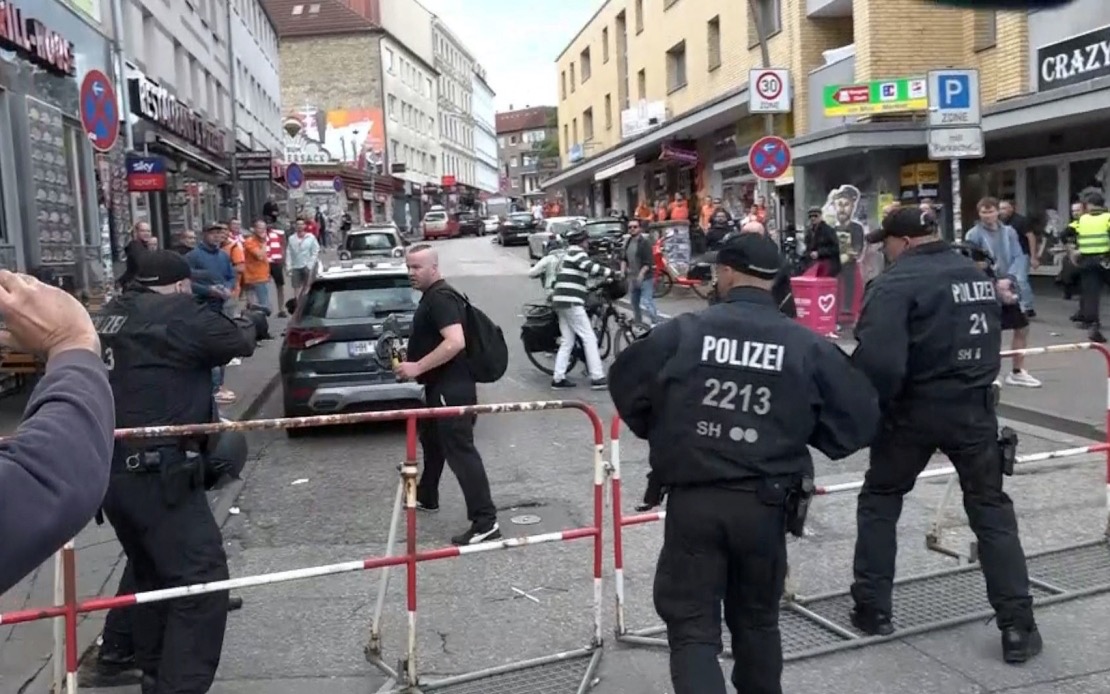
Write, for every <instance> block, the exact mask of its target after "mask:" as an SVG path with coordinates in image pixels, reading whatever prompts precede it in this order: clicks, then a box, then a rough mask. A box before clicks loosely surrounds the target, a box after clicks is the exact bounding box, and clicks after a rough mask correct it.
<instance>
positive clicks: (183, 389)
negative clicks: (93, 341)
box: [93, 251, 255, 694]
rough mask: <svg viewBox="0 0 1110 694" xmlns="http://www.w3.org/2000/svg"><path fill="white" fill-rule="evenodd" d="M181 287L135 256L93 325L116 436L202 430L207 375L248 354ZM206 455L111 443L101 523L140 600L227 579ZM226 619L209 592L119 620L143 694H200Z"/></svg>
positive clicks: (248, 344)
mask: <svg viewBox="0 0 1110 694" xmlns="http://www.w3.org/2000/svg"><path fill="white" fill-rule="evenodd" d="M189 277H190V269H189V265H188V263H187V262H186V261H185V259H184V258H183V257H182V256H180V255H178V254H177V253H174V252H172V251H150V252H148V253H145V254H143V255H142V256H141V257H140V258H139V262H138V268H137V272H136V275H135V278H134V280H133V281H132V282H131V283H130V284H129V285H128V286H127V287H125V289H124V292H123V294H122V295H121V296H120V297H119V298H117V299H115V300H113V301H112V302H110V303H109V304H108V305H107V306H105V307H104V309H103V311H102V312H101V313H100V314H99V315H97V316H95V317H94V320H93V322H94V324H95V325H96V327H97V332H98V333H99V335H100V340H101V344H102V346H103V350H104V361H105V363H106V364H107V366H108V370H109V371H108V378H109V381H110V382H111V385H112V391H113V395H114V397H115V402H116V425H117V426H118V427H121V428H124V427H144V426H172V425H182V424H198V423H205V422H211V421H213V415H214V405H213V399H212V379H211V370H212V368H213V367H215V366H219V365H222V364H226V363H227V362H228V361H230V360H231V359H233V358H235V357H247V356H250V355H251V354H252V353H253V352H254V347H255V337H254V325H253V324H251V323H250V322H248V321H238V322H236V321H233V320H232V319H230V318H227V317H225V316H223V315H221V314H219V313H216V312H214V311H211V310H208V309H207V308H205V307H204V306H203V305H201V304H200V303H197V302H196V301H195V300H194V298H193V295H192V291H191V287H190V282H189ZM208 446H209V442H208V441H207V440H206V438H203V439H197V438H184V439H182V438H164V439H117V440H116V446H115V450H114V452H113V457H112V475H111V481H110V483H109V486H108V494H107V496H106V497H105V499H104V514H105V516H107V518H108V521H109V522H110V523H111V524H112V527H113V528H114V529H115V531H116V535H117V537H118V538H119V541H120V544H121V545H122V546H123V549H124V552H125V553H126V554H127V560H128V562H129V563H130V565H131V568H132V571H133V573H134V579H135V585H136V588H137V589H138V590H140V591H146V590H156V589H160V588H169V587H173V586H182V585H190V584H194V583H205V582H209V581H219V580H223V579H226V578H227V577H228V568H227V556H226V555H225V554H224V550H223V541H222V538H221V536H220V529H219V526H218V525H217V524H216V520H215V518H213V516H212V511H211V509H210V508H209V506H208V500H207V497H206V496H205V493H204V485H205V473H206V470H205V466H204V463H203V458H204V454H205V452H206V451H207V448H208ZM227 607H228V596H227V593H226V592H220V593H212V594H208V595H197V596H193V597H189V598H184V599H180V600H173V601H169V602H166V603H153V604H150V605H137V606H134V607H132V608H130V609H131V610H132V611H133V620H132V621H133V631H134V634H133V639H134V648H135V664H136V666H137V667H138V668H140V669H141V670H142V672H143V678H142V691H143V694H170V693H172V694H202V693H203V692H207V691H208V689H209V688H210V687H211V685H212V680H213V678H214V677H215V674H216V668H217V666H218V665H219V662H220V653H221V650H222V648H223V637H224V629H225V627H226V623H227Z"/></svg>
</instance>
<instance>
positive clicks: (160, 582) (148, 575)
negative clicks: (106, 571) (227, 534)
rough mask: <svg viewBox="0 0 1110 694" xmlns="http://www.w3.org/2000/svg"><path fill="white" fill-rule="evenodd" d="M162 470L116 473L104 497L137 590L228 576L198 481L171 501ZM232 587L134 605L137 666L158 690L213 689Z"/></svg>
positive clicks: (160, 693)
mask: <svg viewBox="0 0 1110 694" xmlns="http://www.w3.org/2000/svg"><path fill="white" fill-rule="evenodd" d="M167 484H168V483H167V482H165V481H164V480H163V479H162V475H160V474H158V473H143V474H136V473H126V472H124V473H116V474H113V475H112V479H111V483H110V484H109V487H108V494H107V496H106V497H105V500H104V515H105V516H107V517H108V520H109V522H111V524H112V527H113V528H114V529H115V531H116V535H117V537H119V541H120V544H121V545H122V546H123V549H124V552H125V553H126V554H127V559H128V562H129V563H130V564H131V568H132V571H133V572H134V577H135V589H136V590H137V591H147V590H157V589H159V588H170V587H175V586H184V585H190V584H194V583H206V582H210V581H221V580H226V579H227V578H228V568H227V556H226V554H225V553H224V550H223V540H222V538H221V536H220V529H219V526H217V525H216V519H215V518H214V517H213V516H212V511H211V509H210V508H209V507H208V499H207V497H206V496H205V494H204V489H203V488H202V487H201V485H200V484H199V480H198V483H197V484H196V485H194V486H193V487H192V488H191V489H188V490H186V491H184V492H183V493H182V494H181V495H180V496H179V497H178V498H176V499H175V500H174V501H173V502H170V501H169V500H168V499H167V496H168V495H167V493H166V492H165V487H166V486H167ZM227 600H228V594H227V592H226V591H221V592H217V593H209V594H206V595H196V596H191V597H187V598H180V599H177V600H172V601H167V602H157V603H151V604H147V605H136V606H134V607H131V608H129V609H130V611H131V619H132V624H133V642H134V648H135V664H136V666H137V667H138V668H139V669H141V670H142V671H143V672H144V673H146V674H150V675H155V673H156V675H155V676H156V680H157V687H156V689H155V690H154V691H156V692H157V694H203V693H204V692H207V691H208V690H209V688H210V687H211V686H212V681H213V679H214V678H215V675H216V669H217V667H219V663H220V654H221V652H222V650H223V640H224V630H225V628H226V626H227Z"/></svg>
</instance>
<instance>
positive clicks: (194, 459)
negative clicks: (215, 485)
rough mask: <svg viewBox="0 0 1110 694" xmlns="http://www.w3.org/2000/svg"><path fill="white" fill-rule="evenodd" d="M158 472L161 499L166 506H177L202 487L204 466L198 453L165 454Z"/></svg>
mask: <svg viewBox="0 0 1110 694" xmlns="http://www.w3.org/2000/svg"><path fill="white" fill-rule="evenodd" d="M160 472H161V478H162V479H161V481H162V498H163V500H164V501H165V502H166V505H167V506H177V505H178V504H180V503H181V502H182V501H184V500H185V498H186V497H187V496H188V495H189V493H190V492H192V491H193V490H194V489H198V488H203V487H204V465H203V460H202V458H201V456H200V454H199V453H195V452H192V451H179V450H178V451H172V452H169V453H166V454H164V455H163V459H162V467H161V471H160Z"/></svg>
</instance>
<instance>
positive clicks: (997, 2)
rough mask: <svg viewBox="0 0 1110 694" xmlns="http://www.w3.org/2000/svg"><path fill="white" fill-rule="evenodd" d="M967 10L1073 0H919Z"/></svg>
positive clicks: (1026, 7) (1019, 7)
mask: <svg viewBox="0 0 1110 694" xmlns="http://www.w3.org/2000/svg"><path fill="white" fill-rule="evenodd" d="M921 1H922V2H931V3H935V4H938V5H948V6H949V7H962V8H965V9H969V10H1039V9H1043V8H1049V7H1060V6H1062V5H1067V4H1069V3H1071V2H1072V1H1073V0H921Z"/></svg>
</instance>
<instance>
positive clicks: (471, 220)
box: [458, 212, 486, 236]
mask: <svg viewBox="0 0 1110 694" xmlns="http://www.w3.org/2000/svg"><path fill="white" fill-rule="evenodd" d="M458 221H459V236H468V235H469V236H485V234H486V224H485V222H484V221H483V220H482V218H481V217H479V216H478V215H477V214H476V213H474V212H460V213H459V216H458Z"/></svg>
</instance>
